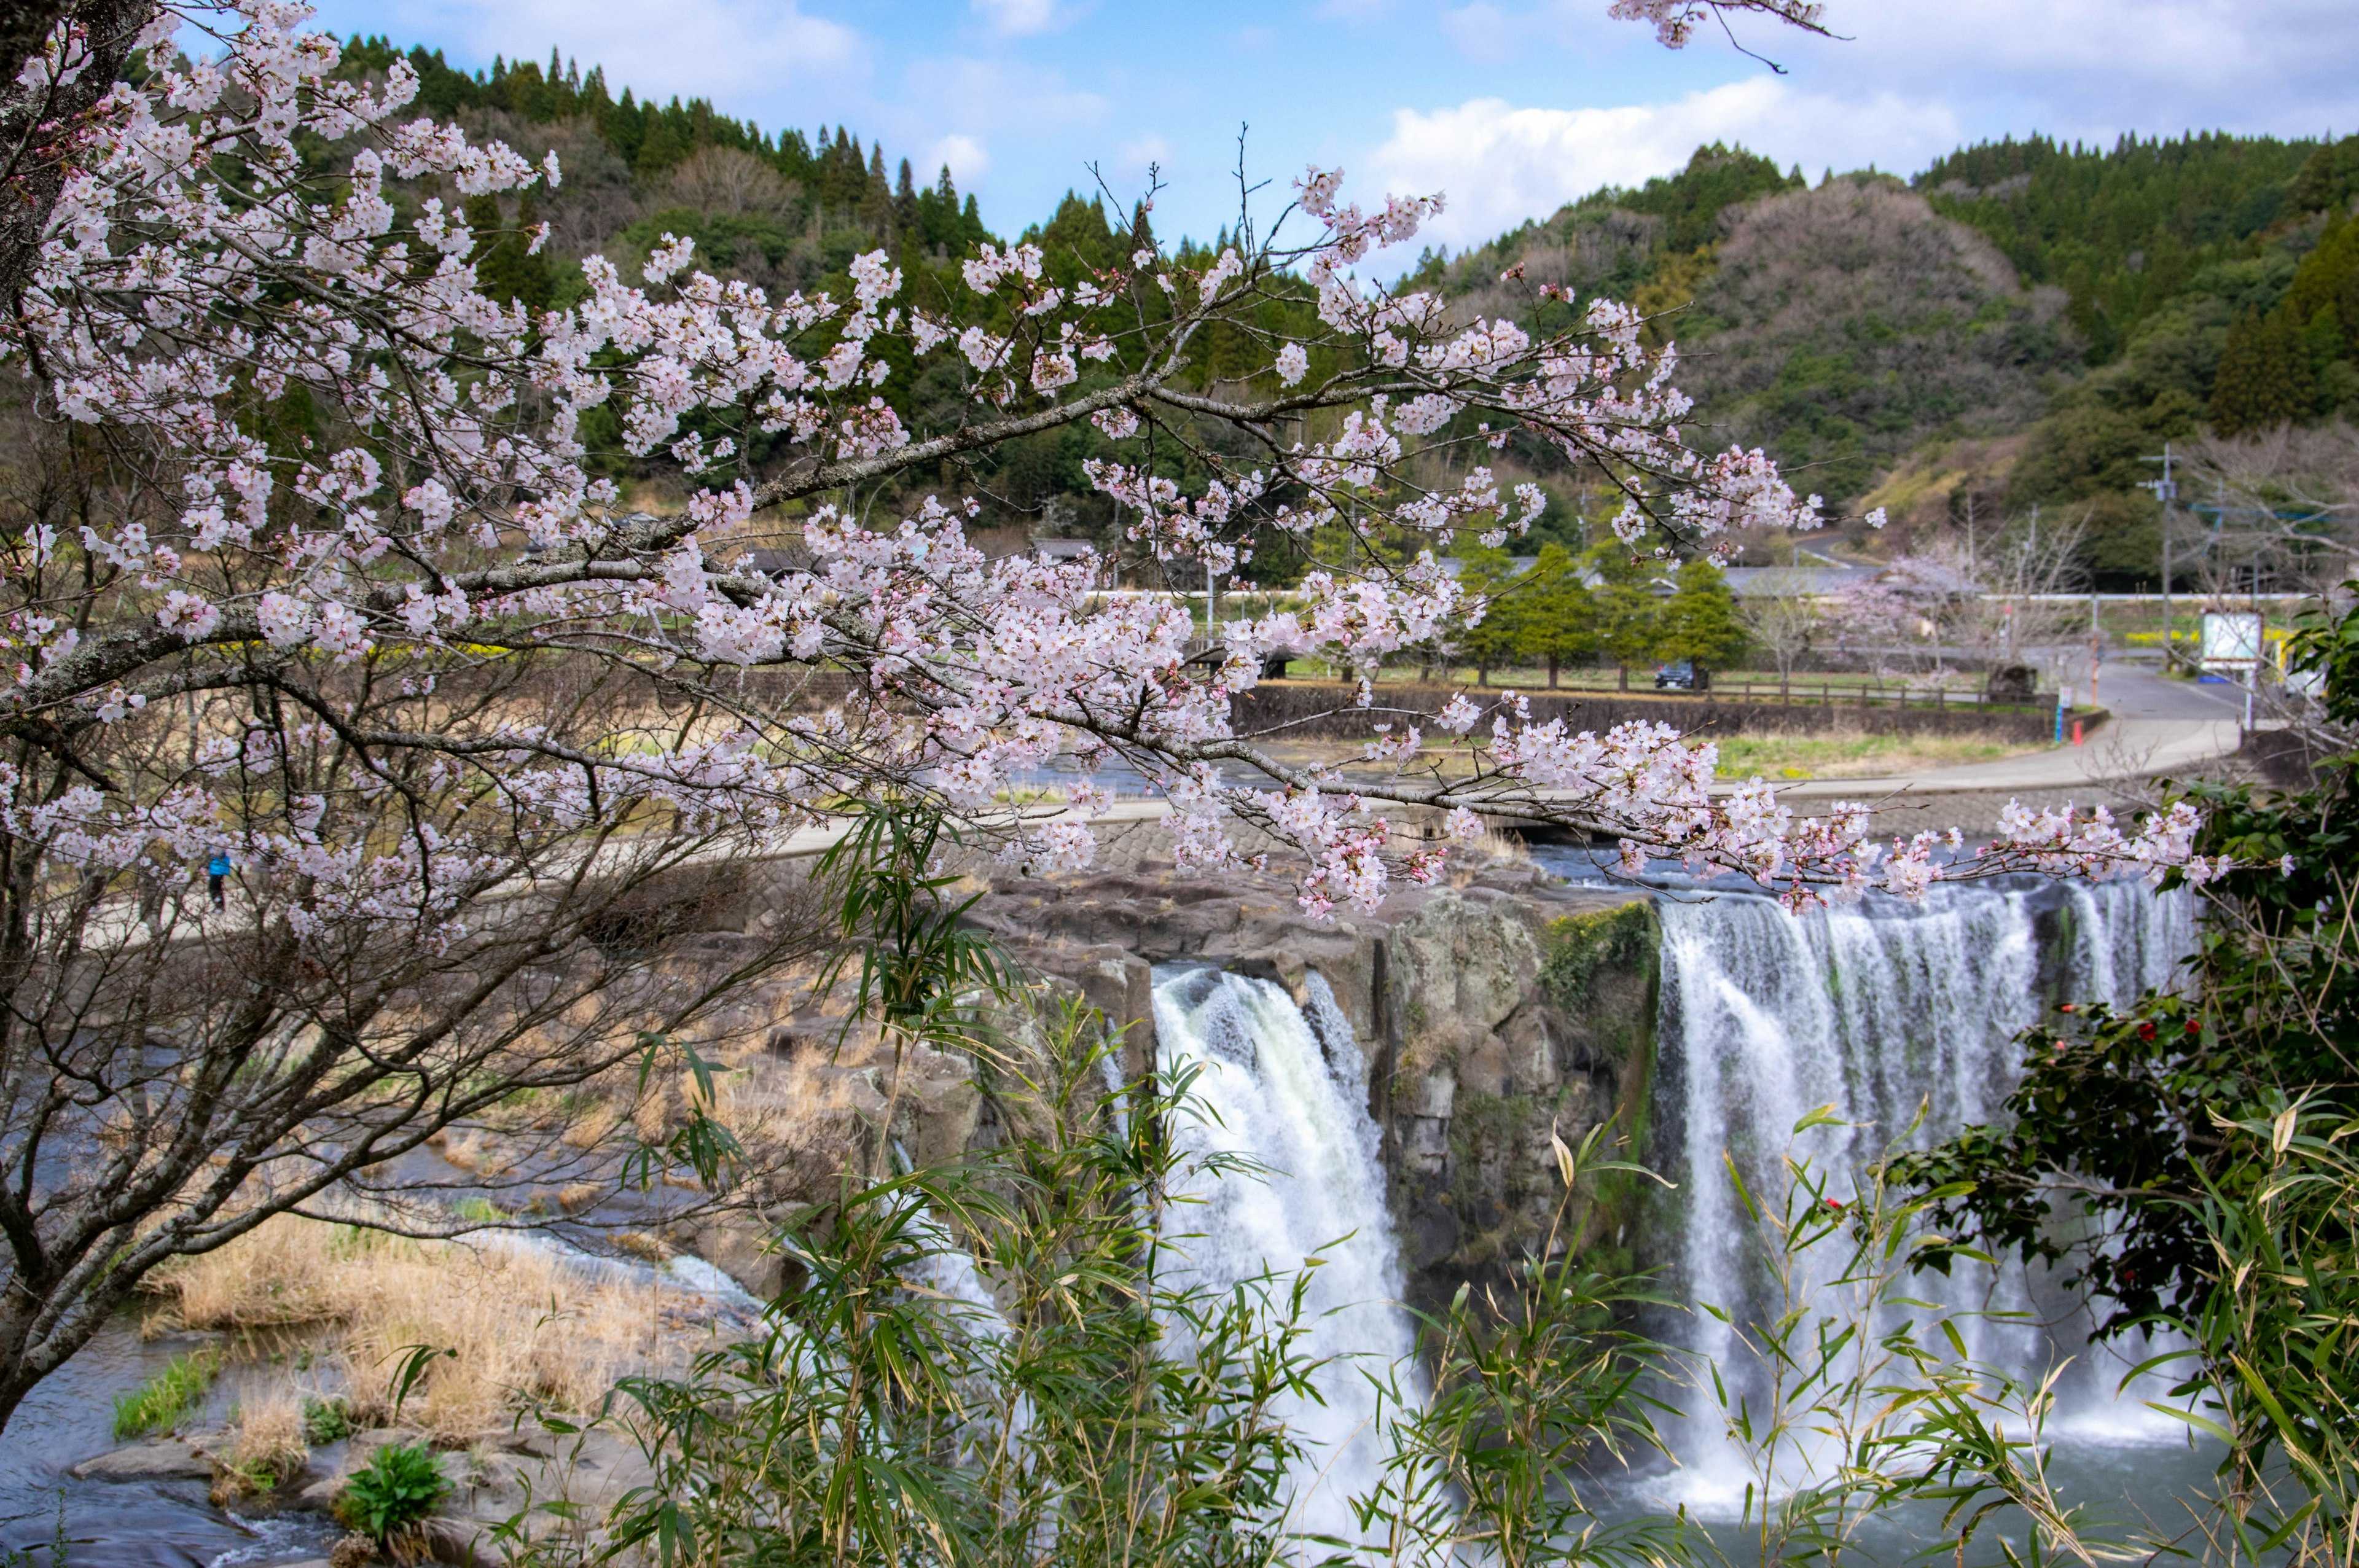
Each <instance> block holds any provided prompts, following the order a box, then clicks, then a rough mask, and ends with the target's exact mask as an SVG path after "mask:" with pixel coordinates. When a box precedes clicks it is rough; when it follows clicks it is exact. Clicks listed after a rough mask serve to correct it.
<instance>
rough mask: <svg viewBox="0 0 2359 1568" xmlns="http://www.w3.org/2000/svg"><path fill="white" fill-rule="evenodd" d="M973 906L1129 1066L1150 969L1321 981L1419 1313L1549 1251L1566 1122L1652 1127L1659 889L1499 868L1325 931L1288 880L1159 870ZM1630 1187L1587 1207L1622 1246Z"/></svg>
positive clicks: (1036, 888) (1400, 899) (1585, 1225)
mask: <svg viewBox="0 0 2359 1568" xmlns="http://www.w3.org/2000/svg"><path fill="white" fill-rule="evenodd" d="M976 918H977V919H978V920H979V921H981V922H982V923H983V924H984V925H986V926H988V927H990V928H991V929H993V930H994V931H995V932H996V933H997V934H998V935H999V936H1000V937H1001V939H1002V940H1003V941H1004V942H1005V943H1006V945H1007V946H1009V947H1010V948H1011V949H1012V950H1013V951H1014V952H1015V953H1016V956H1017V957H1020V958H1021V959H1022V960H1023V961H1025V962H1026V963H1027V964H1028V965H1031V966H1033V967H1035V968H1038V969H1040V970H1042V971H1043V972H1045V973H1048V974H1051V975H1055V976H1059V977H1061V978H1063V979H1066V980H1068V981H1070V982H1071V984H1072V985H1073V986H1075V987H1076V988H1077V989H1079V990H1080V991H1081V993H1082V995H1083V996H1084V997H1085V998H1087V1000H1089V1001H1090V1002H1091V1004H1092V1005H1093V1006H1095V1007H1097V1008H1098V1009H1100V1010H1101V1011H1103V1012H1104V1014H1105V1015H1106V1018H1107V1020H1108V1023H1109V1026H1110V1027H1114V1028H1119V1029H1122V1030H1124V1031H1125V1032H1126V1033H1127V1040H1126V1043H1125V1055H1126V1057H1127V1058H1128V1060H1127V1062H1126V1064H1125V1065H1127V1066H1128V1067H1129V1069H1130V1070H1131V1071H1133V1072H1136V1071H1139V1070H1142V1069H1143V1068H1144V1067H1145V1066H1146V1065H1147V1063H1148V1062H1149V1061H1150V1060H1151V1053H1152V1049H1153V1030H1154V1027H1155V1025H1154V1012H1153V1004H1152V995H1151V986H1152V966H1154V965H1156V964H1159V963H1174V962H1204V963H1211V964H1216V965H1219V966H1220V967H1222V968H1228V969H1233V970H1236V971H1238V972H1241V973H1247V974H1255V975H1260V976H1263V977H1266V978H1270V979H1277V980H1278V981H1280V982H1281V983H1283V984H1284V985H1286V986H1287V987H1288V989H1290V990H1292V991H1293V992H1294V993H1295V996H1296V998H1297V1000H1301V999H1302V998H1303V996H1304V986H1305V982H1306V979H1307V977H1308V976H1309V975H1310V973H1312V972H1313V971H1315V972H1317V973H1318V974H1319V975H1321V977H1322V978H1323V979H1325V980H1326V982H1327V984H1328V986H1329V988H1330V989H1332V991H1333V993H1334V995H1335V999H1336V1000H1337V1002H1338V1003H1339V1004H1340V1005H1341V1006H1342V1008H1343V1011H1344V1013H1345V1014H1346V1016H1347V1017H1349V1018H1350V1020H1351V1022H1352V1026H1353V1033H1354V1034H1355V1036H1356V1037H1357V1041H1358V1044H1359V1048H1360V1049H1361V1050H1362V1051H1363V1052H1364V1053H1365V1056H1366V1067H1367V1075H1366V1076H1367V1081H1368V1085H1369V1093H1370V1097H1371V1100H1372V1104H1371V1105H1370V1111H1371V1114H1372V1115H1373V1116H1374V1117H1375V1120H1376V1123H1377V1125H1378V1127H1379V1128H1381V1129H1382V1130H1383V1134H1384V1154H1385V1163H1386V1170H1387V1173H1388V1174H1389V1176H1390V1178H1391V1186H1392V1201H1393V1207H1394V1213H1395V1217H1396V1220H1397V1226H1398V1230H1399V1234H1400V1236H1401V1238H1402V1242H1403V1246H1404V1249H1405V1250H1406V1252H1407V1254H1408V1256H1407V1258H1406V1262H1407V1265H1408V1275H1409V1288H1410V1297H1411V1301H1412V1303H1413V1304H1417V1305H1420V1306H1430V1305H1433V1304H1437V1303H1440V1302H1443V1301H1446V1300H1447V1299H1448V1298H1449V1296H1450V1294H1451V1292H1453V1291H1455V1290H1456V1288H1457V1287H1458V1286H1459V1285H1460V1284H1461V1283H1465V1282H1470V1281H1471V1282H1473V1283H1475V1284H1476V1285H1477V1286H1478V1287H1479V1285H1480V1284H1481V1283H1482V1282H1483V1281H1484V1279H1486V1278H1487V1277H1489V1276H1490V1275H1491V1274H1492V1272H1493V1271H1495V1270H1498V1269H1500V1268H1502V1267H1503V1266H1505V1265H1506V1264H1508V1263H1510V1262H1512V1261H1513V1260H1515V1259H1516V1258H1517V1257H1518V1256H1519V1255H1521V1254H1522V1253H1523V1252H1525V1251H1526V1250H1527V1249H1536V1248H1538V1247H1539V1246H1541V1245H1543V1244H1544V1243H1545V1241H1546V1238H1548V1236H1549V1227H1550V1224H1551V1221H1552V1220H1553V1219H1554V1217H1555V1215H1556V1212H1557V1206H1558V1200H1559V1197H1560V1180H1559V1177H1558V1174H1557V1166H1556V1162H1555V1158H1554V1155H1553V1153H1552V1152H1551V1150H1550V1147H1549V1137H1550V1134H1551V1133H1552V1132H1553V1133H1555V1134H1556V1135H1558V1136H1560V1137H1562V1138H1563V1139H1564V1140H1565V1141H1567V1142H1578V1141H1579V1140H1580V1139H1581V1138H1582V1136H1584V1135H1585V1134H1586V1133H1587V1132H1588V1131H1589V1130H1591V1129H1593V1128H1594V1127H1596V1126H1598V1125H1599V1124H1600V1123H1602V1122H1603V1121H1605V1120H1607V1119H1610V1118H1614V1117H1615V1116H1616V1115H1617V1114H1618V1115H1619V1116H1620V1119H1621V1126H1622V1130H1624V1131H1625V1132H1626V1133H1628V1134H1630V1135H1631V1136H1632V1138H1633V1140H1634V1141H1637V1140H1642V1139H1643V1137H1644V1135H1645V1132H1646V1129H1647V1119H1648V1116H1647V1098H1648V1090H1649V1087H1650V1082H1651V1076H1652V1067H1653V1057H1654V1022H1655V993H1656V983H1657V976H1656V952H1657V946H1658V943H1657V936H1658V932H1657V926H1656V920H1655V914H1654V908H1653V903H1652V901H1651V899H1649V898H1648V897H1647V895H1645V894H1643V893H1625V892H1600V891H1596V890H1584V889H1572V888H1568V887H1566V886H1564V885H1563V884H1561V883H1559V882H1555V881H1552V880H1550V879H1548V878H1545V877H1542V876H1540V875H1539V874H1538V873H1536V872H1535V871H1532V870H1531V869H1530V868H1528V867H1522V866H1506V867H1495V868H1493V869H1491V870H1489V871H1484V872H1482V873H1480V874H1478V875H1477V876H1475V877H1473V879H1471V880H1470V881H1467V882H1466V883H1465V884H1464V885H1462V886H1458V887H1451V888H1440V889H1432V890H1418V891H1412V892H1403V893H1400V894H1397V895H1396V896H1395V897H1394V898H1392V899H1391V900H1389V901H1388V902H1387V903H1386V905H1385V907H1384V908H1383V909H1382V910H1381V911H1380V912H1378V913H1377V914H1375V915H1352V914H1347V915H1344V916H1342V917H1340V918H1338V919H1337V920H1336V921H1335V922H1334V923H1332V925H1320V924H1316V923H1313V922H1311V921H1310V920H1308V919H1306V918H1304V917H1303V916H1302V915H1301V914H1299V912H1298V911H1297V909H1296V907H1295V904H1294V901H1293V897H1292V893H1291V891H1290V890H1289V889H1288V888H1287V887H1286V886H1285V885H1283V884H1282V883H1279V882H1277V881H1275V880H1274V879H1263V878H1227V877H1223V878H1219V879H1211V878H1206V879H1195V878H1179V877H1176V876H1173V875H1172V874H1170V872H1169V871H1168V870H1167V869H1164V868H1160V867H1156V866H1154V865H1152V864H1147V865H1142V866H1141V867H1140V868H1139V869H1138V870H1137V871H1136V872H1131V873H1124V874H1119V875H1101V876H1094V877H1084V878H1076V879H1067V880H1060V881H1011V882H1008V883H1006V884H1003V885H1002V886H1000V887H998V888H997V889H996V890H995V892H992V893H991V894H990V895H989V896H987V897H986V898H984V900H983V902H982V903H981V904H979V905H978V907H977V910H976ZM1622 1196H1623V1195H1621V1194H1619V1193H1616V1192H1614V1191H1612V1190H1608V1191H1605V1192H1603V1193H1601V1194H1598V1195H1594V1201H1591V1202H1586V1203H1584V1204H1583V1205H1582V1206H1581V1208H1580V1211H1579V1213H1578V1215H1577V1216H1576V1220H1575V1223H1576V1225H1577V1227H1579V1228H1581V1229H1582V1231H1583V1232H1585V1239H1588V1240H1591V1241H1593V1242H1594V1243H1598V1244H1603V1245H1608V1246H1612V1245H1617V1244H1618V1241H1619V1238H1618V1235H1617V1231H1618V1227H1619V1224H1620V1217H1619V1214H1618V1212H1617V1209H1618V1206H1619V1203H1620V1201H1621V1199H1622Z"/></svg>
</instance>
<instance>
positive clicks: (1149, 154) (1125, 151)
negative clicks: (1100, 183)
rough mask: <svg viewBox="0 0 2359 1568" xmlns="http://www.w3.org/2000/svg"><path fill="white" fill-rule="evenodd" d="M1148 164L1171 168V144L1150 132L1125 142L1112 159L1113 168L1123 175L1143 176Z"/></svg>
mask: <svg viewBox="0 0 2359 1568" xmlns="http://www.w3.org/2000/svg"><path fill="white" fill-rule="evenodd" d="M1148 164H1158V165H1160V166H1161V167H1162V168H1166V169H1169V168H1170V167H1171V144H1170V143H1169V141H1167V140H1165V139H1164V138H1163V137H1161V136H1158V135H1154V134H1153V133H1152V132H1150V133H1148V134H1147V135H1144V136H1140V137H1138V138H1137V139H1136V140H1135V141H1128V142H1125V143H1124V144H1123V145H1122V151H1121V153H1120V154H1119V155H1117V156H1116V157H1115V159H1114V168H1118V169H1120V170H1121V171H1122V172H1123V173H1125V174H1135V175H1144V174H1145V173H1146V172H1147V165H1148Z"/></svg>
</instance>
